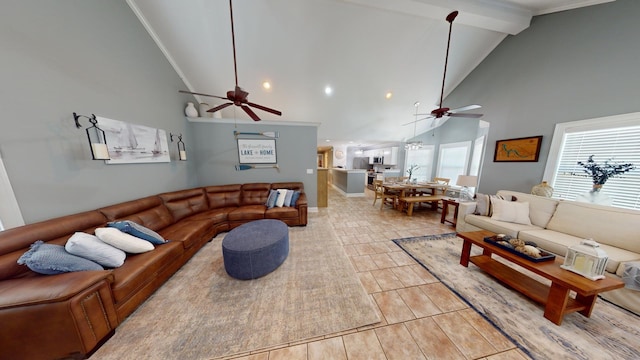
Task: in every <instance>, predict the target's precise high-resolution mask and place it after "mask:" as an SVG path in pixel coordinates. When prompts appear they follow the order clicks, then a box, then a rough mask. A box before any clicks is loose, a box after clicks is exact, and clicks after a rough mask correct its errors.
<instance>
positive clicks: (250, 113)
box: [241, 105, 260, 121]
mask: <svg viewBox="0 0 640 360" xmlns="http://www.w3.org/2000/svg"><path fill="white" fill-rule="evenodd" d="M241 107H242V110H244V112H246V113H247V114H249V116H250V117H251V118H252V119H253V121H260V118H259V117H258V115H256V113H254V112H253V110H251V108H250V107H248V106H247V105H242V106H241Z"/></svg>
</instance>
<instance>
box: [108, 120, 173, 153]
mask: <svg viewBox="0 0 640 360" xmlns="http://www.w3.org/2000/svg"><path fill="white" fill-rule="evenodd" d="M96 119H97V120H98V125H99V126H100V128H101V129H102V130H104V132H105V136H106V139H107V148H108V150H109V157H110V158H111V160H106V161H105V162H106V163H107V164H130V163H159V162H169V161H171V160H170V157H169V144H168V142H167V132H166V131H164V130H162V129H156V128H152V127H148V126H144V125H136V124H131V123H128V122H124V121H120V120H113V119H108V118H104V117H96Z"/></svg>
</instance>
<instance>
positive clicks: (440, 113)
mask: <svg viewBox="0 0 640 360" xmlns="http://www.w3.org/2000/svg"><path fill="white" fill-rule="evenodd" d="M456 16H458V12H457V11H453V12H451V13H450V14H449V15H447V18H446V20H447V22H448V23H449V38H448V39H447V53H446V55H445V58H444V74H443V75H442V88H441V89H440V104H439V105H438V106H439V107H438V108H437V109H435V110H432V111H431V113H429V114H416V118H417V116H421V115H429V116H427V117H425V118H422V119H416V120H414V121H412V122H409V123H406V124H404V125H408V124H412V123H414V122H418V121H422V120H426V119H434V120H435V119H440V118H442V117H445V116H448V117H466V118H479V117H482V116H483V114H471V113H467V114H460V113H461V112H463V111H469V110H473V109H479V108H481V107H482V106H480V105H468V106H463V107H461V108H457V109H449V108H447V107H442V99H443V98H444V83H445V79H446V77H447V64H448V62H449V45H450V44H451V29H452V28H453V20H455V18H456ZM432 123H433V122H432Z"/></svg>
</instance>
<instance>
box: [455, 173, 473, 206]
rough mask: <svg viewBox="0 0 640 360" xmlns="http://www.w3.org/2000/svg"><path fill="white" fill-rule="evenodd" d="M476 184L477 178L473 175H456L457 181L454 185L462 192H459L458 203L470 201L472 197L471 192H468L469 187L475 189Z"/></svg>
mask: <svg viewBox="0 0 640 360" xmlns="http://www.w3.org/2000/svg"><path fill="white" fill-rule="evenodd" d="M477 183H478V177H477V176H475V175H458V180H457V181H456V185H458V186H462V190H460V201H471V200H473V197H472V196H471V191H469V188H470V187H475V186H476V185H477Z"/></svg>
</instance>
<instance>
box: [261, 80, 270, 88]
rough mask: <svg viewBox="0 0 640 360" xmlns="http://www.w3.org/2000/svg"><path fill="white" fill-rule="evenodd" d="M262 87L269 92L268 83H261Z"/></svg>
mask: <svg viewBox="0 0 640 360" xmlns="http://www.w3.org/2000/svg"><path fill="white" fill-rule="evenodd" d="M262 87H263V88H264V89H265V90H271V83H270V82H268V81H265V82H263V83H262Z"/></svg>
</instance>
